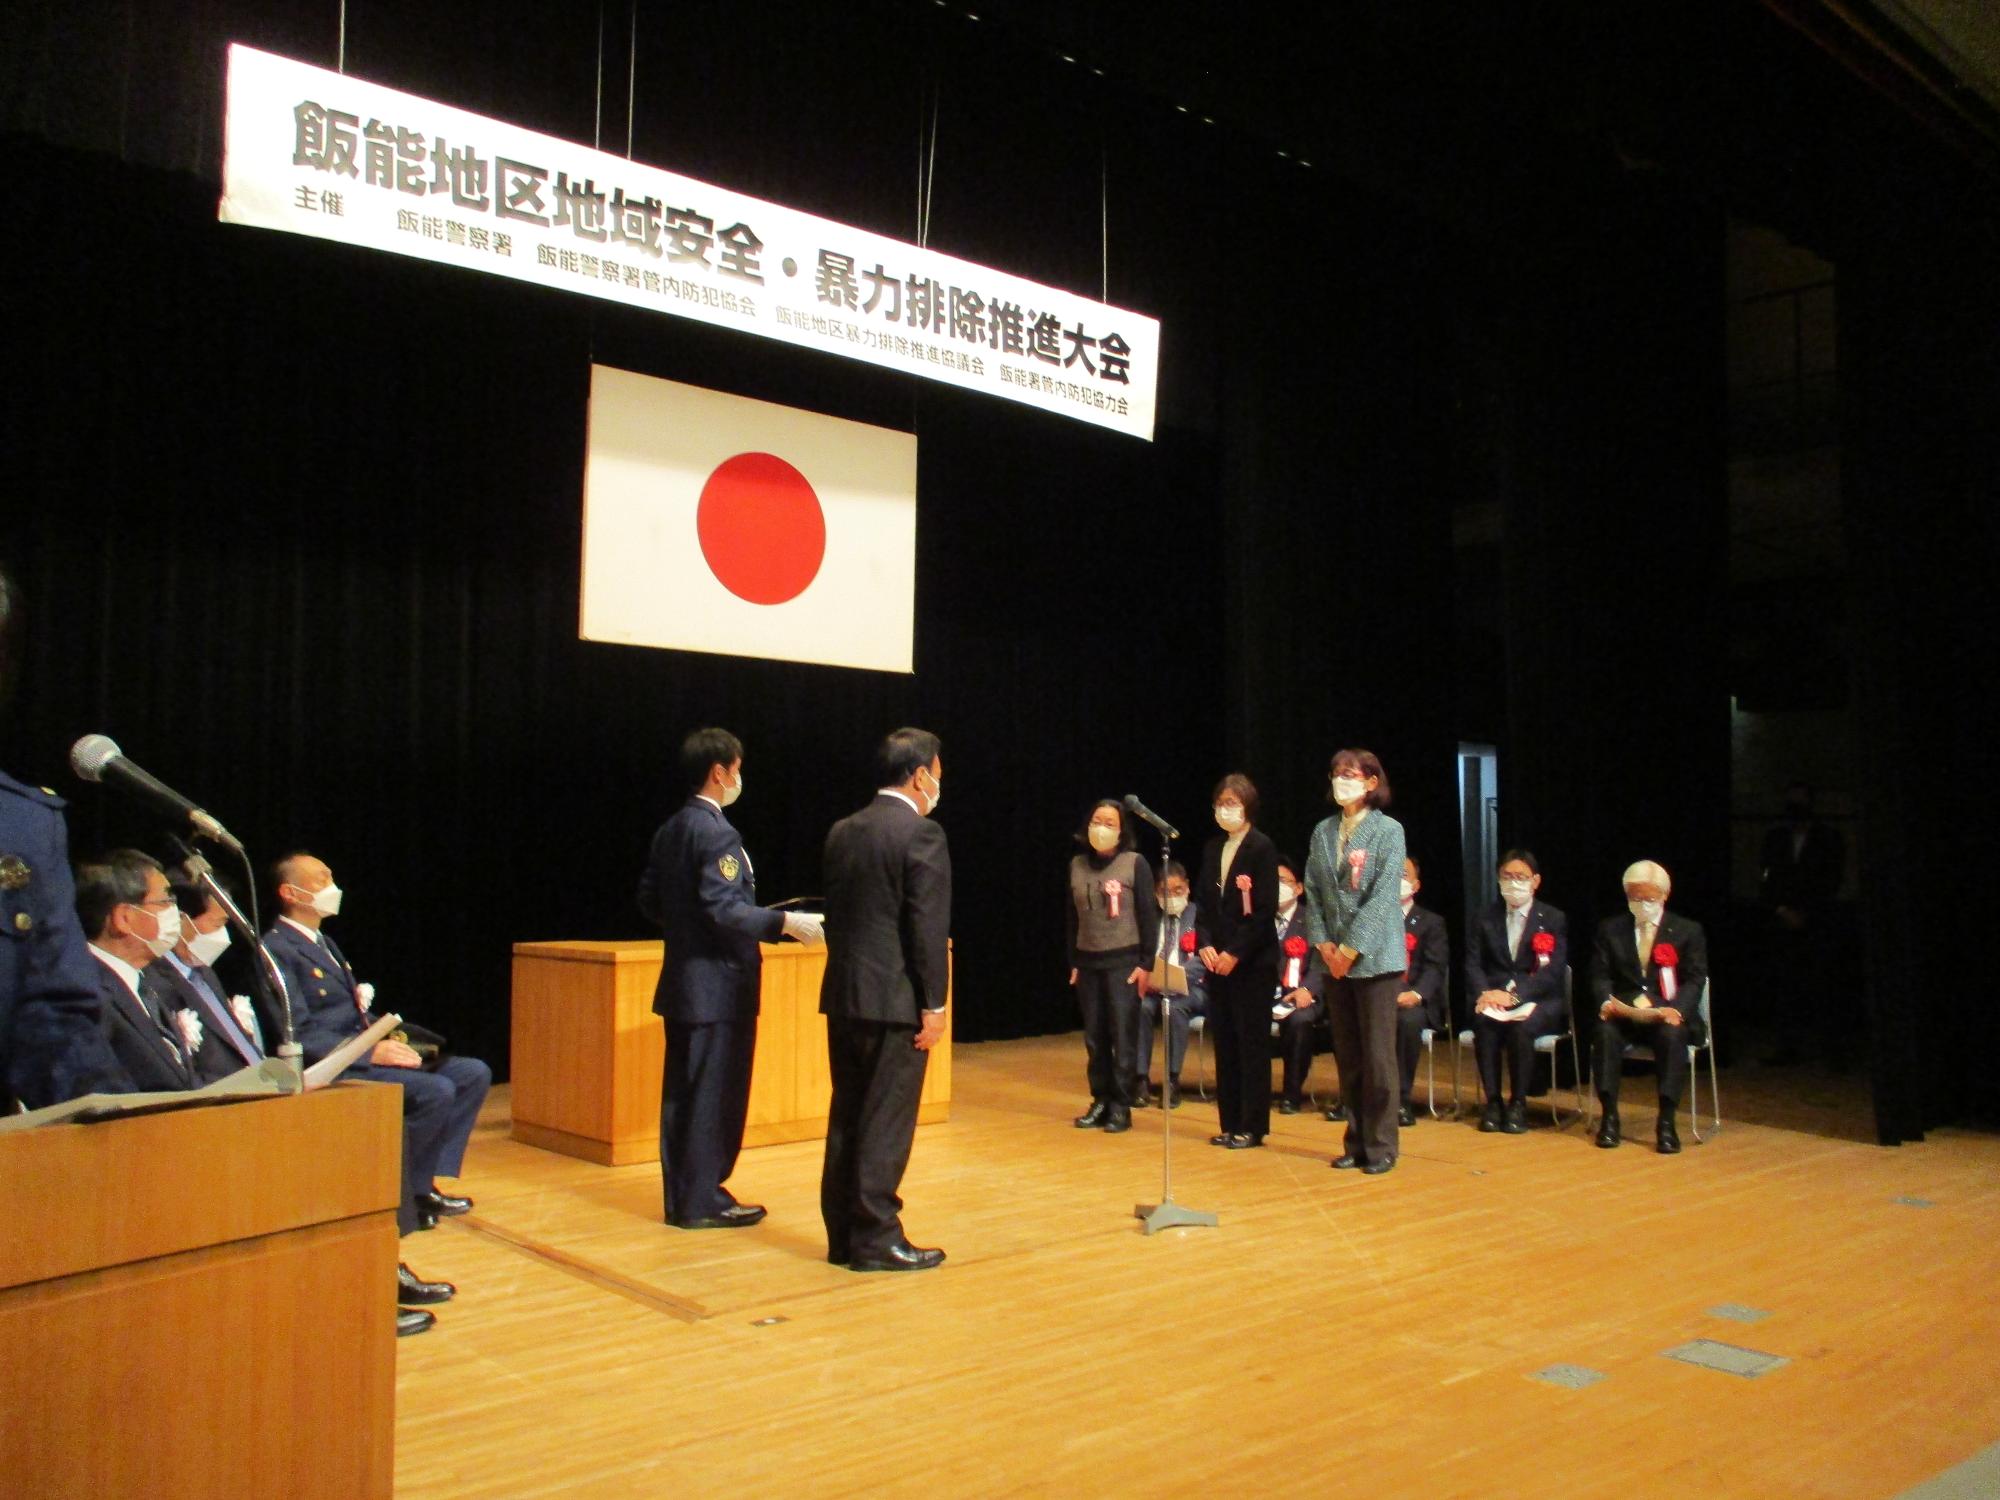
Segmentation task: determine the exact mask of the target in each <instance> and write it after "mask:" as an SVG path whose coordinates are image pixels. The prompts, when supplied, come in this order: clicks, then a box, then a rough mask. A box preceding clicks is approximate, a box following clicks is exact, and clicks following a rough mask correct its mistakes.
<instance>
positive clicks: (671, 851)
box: [638, 797, 785, 1025]
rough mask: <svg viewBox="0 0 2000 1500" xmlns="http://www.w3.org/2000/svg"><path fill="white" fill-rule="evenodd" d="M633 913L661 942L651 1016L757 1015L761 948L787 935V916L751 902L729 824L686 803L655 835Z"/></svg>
mask: <svg viewBox="0 0 2000 1500" xmlns="http://www.w3.org/2000/svg"><path fill="white" fill-rule="evenodd" d="M638 899H639V910H640V911H641V912H643V913H645V915H646V919H647V920H648V921H651V922H656V923H658V924H659V927H660V932H661V934H662V935H663V936H664V937H665V938H666V940H667V951H666V957H665V960H664V961H663V962H662V963H661V965H660V983H659V986H658V988H656V989H655V990H654V991H653V1013H654V1014H655V1015H660V1016H666V1017H667V1018H668V1019H670V1020H674V1021H680V1022H683V1023H686V1024H689V1025H699V1024H703V1023H709V1022H715V1021H729V1020H740V1019H745V1018H748V1017H754V1016H755V1015H756V1014H757V992H758V986H759V981H760V979H761V978H762V975H763V972H764V953H763V950H762V949H761V948H759V947H758V946H757V945H758V943H760V942H765V943H775V942H777V941H778V939H779V938H781V937H783V936H784V935H785V914H784V913H783V912H779V911H767V910H765V909H764V908H763V907H761V906H759V905H758V904H757V877H756V876H755V875H754V874H753V873H752V872H751V869H750V856H749V855H748V854H746V853H745V852H744V850H743V840H742V838H741V836H740V835H738V833H737V832H736V829H735V828H734V826H732V825H731V823H730V821H729V819H728V818H727V817H725V816H724V815H723V812H722V810H721V809H720V808H719V807H717V806H716V805H715V804H714V803H712V802H709V801H706V800H704V799H703V798H700V797H690V798H688V800H687V802H686V803H685V804H684V805H683V806H682V807H681V808H680V810H679V811H677V812H676V813H675V814H674V815H673V816H672V817H671V818H668V819H667V821H666V822H664V823H662V824H661V825H660V830H659V832H658V833H655V834H654V835H653V850H652V853H651V855H650V856H648V858H647V861H646V868H645V869H644V870H643V871H641V872H640V875H639V898H638Z"/></svg>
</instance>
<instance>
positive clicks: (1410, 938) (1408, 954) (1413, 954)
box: [1403, 931, 1417, 974]
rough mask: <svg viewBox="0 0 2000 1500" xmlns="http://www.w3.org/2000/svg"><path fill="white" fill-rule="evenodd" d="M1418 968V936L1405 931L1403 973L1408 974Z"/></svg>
mask: <svg viewBox="0 0 2000 1500" xmlns="http://www.w3.org/2000/svg"><path fill="white" fill-rule="evenodd" d="M1416 966H1417V935H1416V934H1415V933H1414V932H1409V931H1405V932H1404V933H1403V972H1404V973H1405V974H1408V973H1409V972H1410V970H1412V969H1414V968H1415V967H1416Z"/></svg>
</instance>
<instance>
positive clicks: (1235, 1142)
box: [1222, 1133, 1264, 1151]
mask: <svg viewBox="0 0 2000 1500" xmlns="http://www.w3.org/2000/svg"><path fill="white" fill-rule="evenodd" d="M1263 1144H1264V1137H1262V1136H1261V1135H1243V1134H1240V1133H1239V1134H1237V1135H1232V1136H1230V1137H1228V1138H1227V1139H1226V1140H1224V1141H1223V1143H1222V1148H1223V1150H1225V1151H1251V1150H1255V1149H1256V1148H1257V1147H1259V1146H1261V1145H1263Z"/></svg>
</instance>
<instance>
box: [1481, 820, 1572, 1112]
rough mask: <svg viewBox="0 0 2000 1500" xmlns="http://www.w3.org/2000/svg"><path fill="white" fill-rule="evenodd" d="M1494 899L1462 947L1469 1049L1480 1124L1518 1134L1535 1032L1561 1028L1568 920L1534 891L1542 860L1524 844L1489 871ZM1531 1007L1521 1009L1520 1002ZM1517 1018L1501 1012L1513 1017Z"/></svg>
mask: <svg viewBox="0 0 2000 1500" xmlns="http://www.w3.org/2000/svg"><path fill="white" fill-rule="evenodd" d="M1495 873H1496V875H1497V877H1498V882H1499V887H1500V899H1499V900H1498V901H1496V902H1495V903H1494V904H1493V905H1491V906H1489V907H1487V908H1486V910H1484V911H1483V912H1481V913H1480V914H1479V923H1478V930H1477V931H1476V932H1475V933H1474V934H1473V940H1472V943H1471V951H1470V952H1469V953H1468V954H1467V955H1466V966H1465V989H1466V993H1467V994H1469V995H1471V996H1472V997H1473V1001H1472V1050H1473V1054H1474V1056H1475V1057H1476V1058H1477V1060H1478V1063H1479V1082H1480V1086H1481V1087H1482V1088H1483V1089H1484V1090H1485V1092H1486V1107H1485V1109H1484V1110H1483V1111H1481V1113H1480V1116H1479V1128H1480V1129H1481V1130H1484V1131H1488V1132H1491V1131H1496V1130H1498V1131H1504V1132H1505V1133H1506V1134H1508V1135H1520V1134H1522V1133H1523V1132H1524V1131H1526V1130H1527V1128H1528V1085H1529V1080H1530V1079H1531V1078H1533V1076H1534V1068H1535V1039H1536V1038H1537V1037H1541V1036H1547V1035H1549V1034H1551V1033H1553V1032H1557V1031H1560V1030H1562V1028H1563V1026H1564V1024H1565V1023H1566V1022H1567V1020H1568V1018H1569V1011H1568V1009H1567V1006H1566V1002H1565V1000H1564V997H1563V990H1564V985H1565V983H1566V980H1567V975H1568V972H1569V922H1568V919H1567V918H1565V917H1564V916H1563V914H1562V913H1561V912H1560V911H1558V910H1556V908H1555V907H1553V906H1551V905H1549V904H1548V902H1546V901H1544V900H1542V899H1541V897H1540V895H1539V894H1538V893H1539V892H1540V890H1541V888H1542V867H1541V865H1540V864H1539V863H1538V862H1537V861H1536V859H1535V856H1534V855H1533V854H1532V853H1530V852H1529V851H1528V850H1526V849H1509V850H1508V851H1507V852H1506V853H1505V854H1503V855H1501V856H1500V865H1499V868H1498V870H1497V871H1496V872H1495ZM1530 1004H1532V1005H1533V1006H1534V1007H1535V1008H1534V1010H1533V1011H1531V1012H1530V1013H1528V1014H1527V1015H1525V1016H1519V1015H1518V1013H1519V1011H1520V1009H1521V1007H1522V1006H1524V1005H1530ZM1516 1016H1518V1019H1508V1018H1509V1017H1516ZM1503 1055H1504V1056H1505V1057H1506V1059H1507V1073H1508V1077H1509V1079H1510V1080H1511V1082H1512V1084H1513V1093H1512V1095H1511V1096H1510V1097H1509V1098H1508V1099H1507V1102H1506V1103H1505V1104H1504V1105H1503V1104H1502V1103H1501V1094H1500V1059H1501V1057H1502V1056H1503Z"/></svg>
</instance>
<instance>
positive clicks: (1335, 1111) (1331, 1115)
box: [1325, 1104, 1347, 1123]
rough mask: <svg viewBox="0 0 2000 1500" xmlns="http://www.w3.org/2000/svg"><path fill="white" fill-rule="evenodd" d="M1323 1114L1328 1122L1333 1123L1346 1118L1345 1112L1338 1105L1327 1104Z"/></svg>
mask: <svg viewBox="0 0 2000 1500" xmlns="http://www.w3.org/2000/svg"><path fill="white" fill-rule="evenodd" d="M1325 1114H1326V1117H1327V1119H1328V1120H1329V1121H1330V1122H1335V1123H1338V1122H1339V1121H1342V1120H1345V1119H1346V1118H1347V1111H1346V1110H1344V1109H1342V1108H1341V1107H1340V1106H1339V1105H1338V1104H1329V1105H1328V1106H1327V1107H1326V1110H1325Z"/></svg>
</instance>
